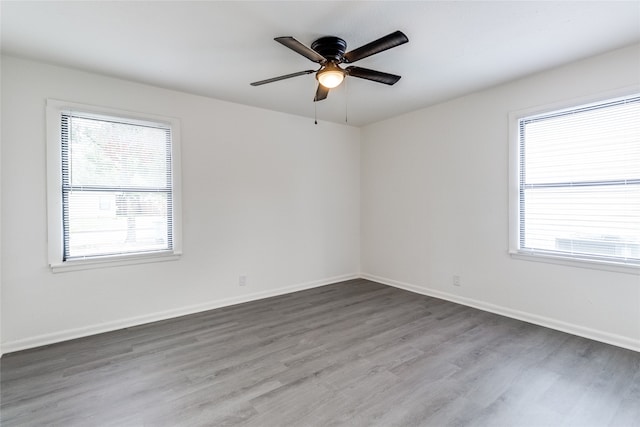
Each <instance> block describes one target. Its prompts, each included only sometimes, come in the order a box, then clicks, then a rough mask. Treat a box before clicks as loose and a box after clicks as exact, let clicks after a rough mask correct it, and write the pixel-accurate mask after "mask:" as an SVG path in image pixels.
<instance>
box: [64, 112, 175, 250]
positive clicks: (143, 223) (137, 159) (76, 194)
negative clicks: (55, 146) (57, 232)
mask: <svg viewBox="0 0 640 427" xmlns="http://www.w3.org/2000/svg"><path fill="white" fill-rule="evenodd" d="M60 117H61V145H62V147H61V155H62V209H63V212H62V222H63V224H62V226H63V227H62V228H63V246H64V248H63V258H62V260H63V261H69V260H77V259H86V258H95V257H105V256H114V255H125V254H146V253H153V252H162V251H171V250H172V249H173V229H174V227H173V217H174V216H173V212H172V207H173V201H172V195H173V193H172V158H171V153H172V150H171V127H170V126H169V125H167V124H163V123H152V122H143V121H137V120H127V119H123V118H118V117H110V116H99V115H93V114H83V113H75V112H63V113H62V114H61V116H60Z"/></svg>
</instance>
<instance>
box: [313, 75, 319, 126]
mask: <svg viewBox="0 0 640 427" xmlns="http://www.w3.org/2000/svg"><path fill="white" fill-rule="evenodd" d="M318 85H320V82H318V84H316V85H314V86H315V92H313V93H314V94H315V93H318ZM313 119H314V120H313V121H314V123H315V124H316V125H317V124H318V101H316V96H315V95H313Z"/></svg>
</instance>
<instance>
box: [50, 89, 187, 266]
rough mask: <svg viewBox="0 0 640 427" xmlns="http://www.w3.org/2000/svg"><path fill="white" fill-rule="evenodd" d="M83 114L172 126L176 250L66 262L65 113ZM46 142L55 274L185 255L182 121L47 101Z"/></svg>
mask: <svg viewBox="0 0 640 427" xmlns="http://www.w3.org/2000/svg"><path fill="white" fill-rule="evenodd" d="M69 112H81V113H83V114H95V115H102V116H112V117H118V118H123V119H125V120H130V121H142V122H155V123H164V124H167V125H169V126H170V127H171V137H172V141H171V169H172V181H173V185H172V199H173V208H172V213H173V233H172V235H173V249H172V250H169V251H163V252H161V253H148V254H146V253H136V254H123V255H114V256H104V257H96V258H87V259H73V260H68V261H63V252H64V236H63V234H64V231H63V218H62V126H61V123H62V114H63V113H69ZM46 125H47V130H46V140H47V142H46V143H47V225H48V260H49V266H50V267H51V270H52V271H53V272H63V271H74V270H85V269H91V268H100V267H114V266H119V265H131V264H142V263H149V262H161V261H172V260H177V259H179V258H180V256H181V255H182V225H181V224H182V194H181V193H182V192H181V170H180V121H179V120H178V119H176V118H171V117H162V116H157V115H152V114H145V113H133V112H129V111H124V110H118V109H113V108H104V107H97V106H93V105H86V104H80V103H75V102H67V101H62V100H57V99H47V101H46Z"/></svg>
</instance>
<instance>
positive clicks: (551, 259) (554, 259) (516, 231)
mask: <svg viewBox="0 0 640 427" xmlns="http://www.w3.org/2000/svg"><path fill="white" fill-rule="evenodd" d="M638 93H640V85H632V86H626V87H622V88H618V89H614V90H611V91H607V92H601V93H598V94H594V95H590V96H585V97H580V98H573V99H569V100H566V101H559V102H555V103H550V104H545V105H539V106H535V107H529V108H525V109H522V110H517V111H512V112H510V113H509V137H508V141H509V155H508V162H509V165H508V167H509V175H508V176H509V187H508V192H509V195H508V200H509V234H508V235H509V246H508V247H509V250H508V252H509V254H510V256H511V258H513V259H519V260H526V261H537V262H546V263H551V264H560V265H566V266H571V267H579V268H590V269H597V270H606V271H614V272H619V273H628V274H634V275H640V265H634V264H629V263H624V262H616V261H615V260H611V259H608V258H607V259H604V258H603V259H600V258H598V256H596V255H594V256H585V257H581V256H576V255H570V254H567V255H564V254H559V253H555V252H551V253H550V252H548V251H544V250H535V249H521V248H520V194H519V192H520V185H519V184H520V170H521V164H520V160H521V159H520V132H519V120H520V119H522V118H525V117H531V116H536V115H544V114H547V113H550V112H558V111H562V110H572V109H575V108H579V107H581V106H585V105H588V104H599V103H604V102H607V101H609V100H613V99H615V98H623V97H628V96H633V95H637V94H638Z"/></svg>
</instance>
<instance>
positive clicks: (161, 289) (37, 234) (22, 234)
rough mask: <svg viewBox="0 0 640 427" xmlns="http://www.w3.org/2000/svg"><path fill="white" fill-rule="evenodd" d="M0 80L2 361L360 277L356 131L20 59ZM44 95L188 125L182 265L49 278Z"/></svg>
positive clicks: (5, 67)
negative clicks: (241, 280) (241, 279)
mask: <svg viewBox="0 0 640 427" xmlns="http://www.w3.org/2000/svg"><path fill="white" fill-rule="evenodd" d="M1 76H2V168H1V171H2V181H1V182H2V212H1V220H2V259H1V263H2V266H3V269H2V274H1V278H2V297H3V298H2V307H1V313H2V334H1V335H2V340H3V347H2V349H3V351H4V352H9V351H14V350H18V349H21V348H27V347H33V346H36V345H41V344H45V343H49V342H54V341H60V340H63V339H68V338H71V337H75V336H81V335H87V334H91V333H95V332H99V331H102V330H110V329H115V328H118V327H123V326H128V325H132V324H136V323H140V322H145V321H151V320H155V319H159V318H164V317H168V316H175V315H178V314H183V313H188V312H193V311H199V310H204V309H207V308H211V307H216V306H220V305H226V304H230V303H234V302H240V301H245V300H250V299H254V298H258V297H264V296H268V295H274V294H278V293H282V292H287V291H292V290H296V289H302V288H306V287H311V286H317V285H321V284H325V283H330V282H334V281H339V280H342V279H346V278H352V277H356V276H357V274H358V272H359V257H360V255H359V248H360V246H359V242H360V236H359V221H360V218H359V206H360V200H359V197H360V170H359V167H360V166H359V165H360V130H359V129H357V128H354V127H349V126H344V125H336V124H329V123H324V122H320V124H319V125H317V126H316V125H314V124H313V120H310V119H307V118H301V117H297V116H291V115H286V114H281V113H275V112H271V111H267V110H261V109H256V108H252V107H247V106H242V105H236V104H231V103H225V102H221V101H217V100H213V99H208V98H203V97H198V96H194V95H189V94H185V93H179V92H175V91H169V90H164V89H159V88H154V87H150V86H145V85H141V84H136V83H131V82H126V81H122V80H117V79H112V78H107V77H104V76H100V75H96V74H91V73H84V72H79V71H74V70H70V69H65V68H60V67H54V66H50V65H45V64H40V63H36V62H30V61H26V60H22V59H17V58H12V57H3V58H2V75H1ZM49 97H50V98H58V99H62V100H67V101H73V102H79V103H85V104H93V105H99V106H105V107H112V108H118V109H123V110H128V111H138V112H145V113H151V114H158V115H164V116H172V117H177V118H179V119H180V120H181V129H182V172H183V173H182V182H183V232H184V234H183V235H184V238H183V250H184V255H183V257H182V259H180V260H179V261H172V262H165V263H155V264H143V265H137V266H127V267H113V268H104V269H96V270H88V271H75V272H64V273H55V274H54V273H52V272H51V271H50V269H49V268H48V267H47V241H46V238H47V230H46V225H47V221H46V218H47V217H46V206H47V205H46V180H45V172H46V170H45V167H46V165H45V99H46V98H49ZM240 274H246V275H247V276H248V284H247V286H246V287H239V286H238V276H239V275H240Z"/></svg>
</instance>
